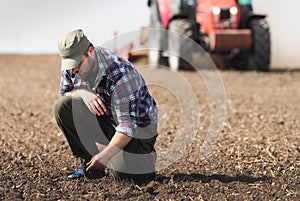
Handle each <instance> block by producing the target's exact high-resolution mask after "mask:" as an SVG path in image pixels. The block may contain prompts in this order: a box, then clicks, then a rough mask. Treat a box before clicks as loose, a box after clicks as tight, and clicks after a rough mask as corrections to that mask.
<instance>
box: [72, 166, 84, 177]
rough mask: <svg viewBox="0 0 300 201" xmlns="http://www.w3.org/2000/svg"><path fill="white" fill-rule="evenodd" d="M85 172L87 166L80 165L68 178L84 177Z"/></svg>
mask: <svg viewBox="0 0 300 201" xmlns="http://www.w3.org/2000/svg"><path fill="white" fill-rule="evenodd" d="M84 174H85V168H84V167H80V168H78V169H77V170H76V171H75V172H74V173H72V174H70V175H68V179H78V178H81V177H84Z"/></svg>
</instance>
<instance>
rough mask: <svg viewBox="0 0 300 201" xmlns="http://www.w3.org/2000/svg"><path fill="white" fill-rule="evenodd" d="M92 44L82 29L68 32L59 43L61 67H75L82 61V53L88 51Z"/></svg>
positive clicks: (67, 68) (64, 68)
mask: <svg viewBox="0 0 300 201" xmlns="http://www.w3.org/2000/svg"><path fill="white" fill-rule="evenodd" d="M90 44H91V43H90V41H89V40H88V39H87V37H86V36H85V35H84V33H83V31H82V30H81V29H78V30H74V31H71V32H69V33H67V34H66V35H65V36H64V37H63V38H62V39H61V40H60V41H59V43H58V50H59V55H60V57H61V69H62V70H70V69H73V68H75V67H76V66H77V65H78V64H79V63H80V61H81V59H82V55H84V54H85V53H86V52H87V50H88V48H89V46H90Z"/></svg>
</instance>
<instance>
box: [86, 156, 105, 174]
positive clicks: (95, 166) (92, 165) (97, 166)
mask: <svg viewBox="0 0 300 201" xmlns="http://www.w3.org/2000/svg"><path fill="white" fill-rule="evenodd" d="M104 169H105V166H104V165H103V164H102V163H100V162H99V161H97V160H96V159H95V158H92V159H91V161H90V162H88V163H87V164H86V171H87V172H88V171H90V170H104Z"/></svg>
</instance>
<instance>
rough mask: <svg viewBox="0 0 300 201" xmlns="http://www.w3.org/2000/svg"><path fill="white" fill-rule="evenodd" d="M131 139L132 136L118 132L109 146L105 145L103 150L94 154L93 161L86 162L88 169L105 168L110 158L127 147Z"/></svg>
mask: <svg viewBox="0 0 300 201" xmlns="http://www.w3.org/2000/svg"><path fill="white" fill-rule="evenodd" d="M131 139H132V137H130V136H127V135H125V134H123V133H118V132H117V133H116V134H115V135H114V136H113V138H112V139H111V141H110V143H109V144H108V145H107V147H105V149H103V151H102V152H100V153H99V154H97V155H96V156H94V157H93V158H92V159H91V161H90V162H88V163H87V164H86V171H89V170H103V169H105V168H106V166H107V163H108V162H109V161H110V159H111V158H112V157H113V156H115V155H116V154H117V153H118V152H119V151H121V150H122V149H123V148H124V147H126V145H127V144H128V143H129V142H130V140H131Z"/></svg>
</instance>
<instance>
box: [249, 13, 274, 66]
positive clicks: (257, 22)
mask: <svg viewBox="0 0 300 201" xmlns="http://www.w3.org/2000/svg"><path fill="white" fill-rule="evenodd" d="M249 27H250V29H251V30H252V43H253V44H252V50H251V51H250V53H249V55H248V56H249V58H248V59H249V60H248V66H249V69H250V70H261V71H268V70H269V66H270V55H271V42H270V30H269V25H268V22H267V21H266V20H265V19H257V18H254V19H252V20H251V21H250V23H249Z"/></svg>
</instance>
